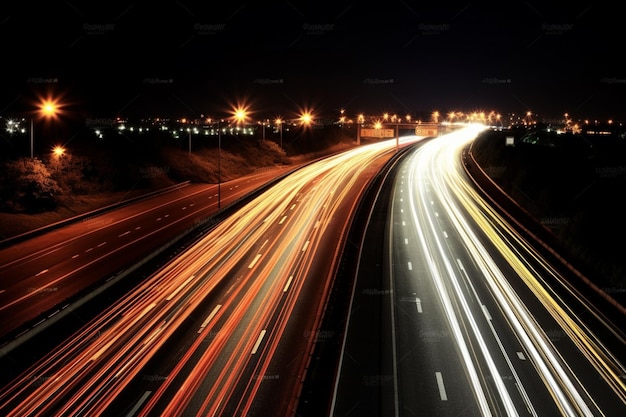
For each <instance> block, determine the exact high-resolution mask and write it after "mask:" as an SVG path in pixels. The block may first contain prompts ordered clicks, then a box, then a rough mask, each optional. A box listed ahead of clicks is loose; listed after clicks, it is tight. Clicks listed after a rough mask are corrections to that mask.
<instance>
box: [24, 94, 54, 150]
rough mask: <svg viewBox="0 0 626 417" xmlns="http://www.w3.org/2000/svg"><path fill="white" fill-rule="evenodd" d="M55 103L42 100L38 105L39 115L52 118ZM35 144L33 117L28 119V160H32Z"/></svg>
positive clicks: (49, 100)
mask: <svg viewBox="0 0 626 417" xmlns="http://www.w3.org/2000/svg"><path fill="white" fill-rule="evenodd" d="M57 110H58V105H57V102H56V101H54V100H52V99H47V100H44V101H43V102H42V103H41V104H40V105H39V113H40V114H41V115H43V116H45V117H54V116H56V114H57ZM34 143H35V117H34V116H31V118H30V159H33V157H34V154H33V148H34Z"/></svg>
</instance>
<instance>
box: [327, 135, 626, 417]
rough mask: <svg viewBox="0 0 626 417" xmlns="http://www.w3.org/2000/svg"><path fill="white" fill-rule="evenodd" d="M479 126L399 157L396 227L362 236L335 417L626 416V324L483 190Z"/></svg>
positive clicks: (393, 207) (392, 217)
mask: <svg viewBox="0 0 626 417" xmlns="http://www.w3.org/2000/svg"><path fill="white" fill-rule="evenodd" d="M481 129H483V127H468V128H467V129H464V130H460V131H458V132H455V133H452V134H449V135H445V136H441V137H439V138H437V139H435V140H432V141H429V142H428V143H424V144H422V146H420V147H418V148H415V150H414V151H413V152H411V153H410V154H409V155H408V156H407V157H406V158H404V159H403V160H402V162H401V163H400V164H398V166H397V167H396V170H395V171H396V172H397V175H396V176H395V178H394V179H393V181H389V183H388V186H390V187H393V189H392V191H391V195H390V198H389V203H388V205H387V209H386V210H385V216H386V217H387V218H388V223H387V226H386V227H385V228H384V229H383V232H382V233H381V231H380V230H378V231H370V232H369V233H368V234H366V237H365V240H364V245H363V247H364V251H365V250H367V249H365V248H367V247H368V246H378V247H380V255H379V256H378V259H377V261H373V260H372V256H371V253H369V252H371V250H370V251H369V252H368V253H369V257H363V258H362V259H361V265H360V267H359V274H358V279H357V282H356V283H355V290H354V294H353V299H352V301H351V308H350V315H349V321H348V328H347V330H346V334H345V340H344V343H343V348H342V355H341V358H340V367H339V372H338V377H337V381H336V384H335V389H334V395H333V398H332V401H331V405H330V414H331V415H332V416H348V415H368V416H369V415H372V416H382V415H385V416H388V415H389V416H391V415H394V416H401V415H406V416H411V415H429V416H450V415H459V416H460V415H471V416H555V415H562V416H572V417H574V416H618V415H625V413H626V368H625V367H624V363H625V362H624V361H625V359H626V358H625V352H626V349H624V347H626V342H625V341H626V337H625V335H624V333H623V326H621V327H620V325H619V324H618V323H612V322H611V321H609V320H608V319H607V318H606V317H605V316H604V314H603V313H602V311H601V307H600V308H598V307H597V306H594V305H593V304H591V303H590V302H588V300H587V299H586V298H585V297H584V295H583V294H581V293H574V292H573V290H572V288H570V286H569V285H568V283H567V282H566V279H565V278H564V277H563V276H562V275H561V274H560V273H559V271H558V270H557V268H556V267H555V266H553V265H551V264H550V263H549V262H548V261H546V260H545V259H544V258H543V257H542V256H541V255H540V254H539V253H538V252H537V251H536V250H535V249H534V248H533V246H532V245H531V244H530V243H529V242H528V241H526V240H525V239H524V238H523V237H522V236H521V235H520V234H519V233H517V232H516V230H515V229H514V228H513V227H511V226H510V225H509V224H507V222H506V221H505V220H504V219H503V218H502V217H501V216H500V215H499V214H498V213H497V212H495V211H494V210H493V208H491V207H490V205H489V204H487V203H486V202H485V201H484V200H483V199H482V198H481V197H480V196H479V195H478V193H477V192H476V191H475V189H474V188H473V185H472V183H471V181H470V179H469V178H468V176H467V174H466V172H465V169H464V167H463V163H462V158H461V152H462V150H463V148H464V147H465V146H466V145H467V144H468V143H469V142H470V141H471V140H473V138H474V137H475V136H476V135H477V134H478V133H479V131H480V130H481ZM385 204H386V203H381V205H385ZM372 223H373V224H376V222H372ZM381 235H384V236H385V239H384V243H379V242H380V240H381ZM372 239H374V240H372ZM376 239H378V240H376ZM381 258H382V259H381ZM375 262H377V263H375ZM366 329H369V330H366ZM364 346H367V348H364Z"/></svg>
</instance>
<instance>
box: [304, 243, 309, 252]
mask: <svg viewBox="0 0 626 417" xmlns="http://www.w3.org/2000/svg"><path fill="white" fill-rule="evenodd" d="M308 247H309V241H308V240H307V241H306V242H304V246H303V247H302V252H304V251H305V250H306V248H308Z"/></svg>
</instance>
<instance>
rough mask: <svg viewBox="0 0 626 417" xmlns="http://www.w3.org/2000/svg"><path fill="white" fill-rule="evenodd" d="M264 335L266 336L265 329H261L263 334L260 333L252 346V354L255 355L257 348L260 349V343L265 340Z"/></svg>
mask: <svg viewBox="0 0 626 417" xmlns="http://www.w3.org/2000/svg"><path fill="white" fill-rule="evenodd" d="M263 337H265V329H263V330H261V334H259V337H258V338H257V339H256V343H255V344H254V346H253V347H252V354H253V355H254V354H255V353H256V351H257V349H259V345H260V344H261V341H262V340H263Z"/></svg>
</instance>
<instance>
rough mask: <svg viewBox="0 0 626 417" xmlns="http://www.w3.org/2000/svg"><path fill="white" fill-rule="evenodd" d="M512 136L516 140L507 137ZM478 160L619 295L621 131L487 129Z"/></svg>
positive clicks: (478, 144) (625, 287)
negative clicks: (598, 133) (509, 141)
mask: <svg viewBox="0 0 626 417" xmlns="http://www.w3.org/2000/svg"><path fill="white" fill-rule="evenodd" d="M507 136H509V137H514V139H515V141H514V145H513V146H510V145H506V144H505V138H506V137H507ZM474 156H475V158H476V160H477V162H478V164H479V165H480V166H481V167H482V168H483V169H484V171H485V172H486V173H487V174H488V175H489V176H490V178H492V179H493V180H494V181H495V182H496V183H497V184H498V186H499V187H500V188H502V190H503V191H504V192H505V193H506V194H508V195H509V196H511V197H512V198H513V199H514V200H515V201H516V202H517V203H518V204H519V205H520V206H522V207H523V208H524V209H525V210H526V211H528V212H529V213H530V214H531V215H532V216H533V217H534V218H535V219H536V220H537V221H538V222H539V223H541V224H542V225H544V226H545V227H546V228H548V229H549V230H550V231H551V232H552V233H553V234H554V235H555V236H556V237H557V238H558V240H559V242H561V244H562V247H563V248H564V250H565V251H566V253H564V254H563V256H564V257H565V258H566V259H568V260H571V261H572V263H573V264H574V265H576V266H577V268H578V269H579V270H580V271H581V272H582V273H583V274H585V275H586V276H587V277H588V278H590V279H591V280H592V281H594V283H595V284H596V285H597V286H598V287H600V288H602V289H603V290H604V291H605V292H606V293H607V294H609V295H611V296H613V297H614V298H616V299H622V300H623V299H624V296H625V295H626V257H625V256H624V253H623V252H624V245H623V244H622V243H620V242H621V239H622V237H623V236H625V235H626V221H624V213H626V200H625V199H624V198H623V195H624V193H625V192H626V139H625V138H624V137H622V136H620V135H602V136H594V135H582V134H573V133H567V134H556V133H555V132H553V131H548V130H547V129H546V127H540V128H537V129H534V130H526V129H520V130H511V131H485V132H484V133H483V134H482V135H481V136H480V137H479V138H477V140H476V141H475V143H474Z"/></svg>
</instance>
